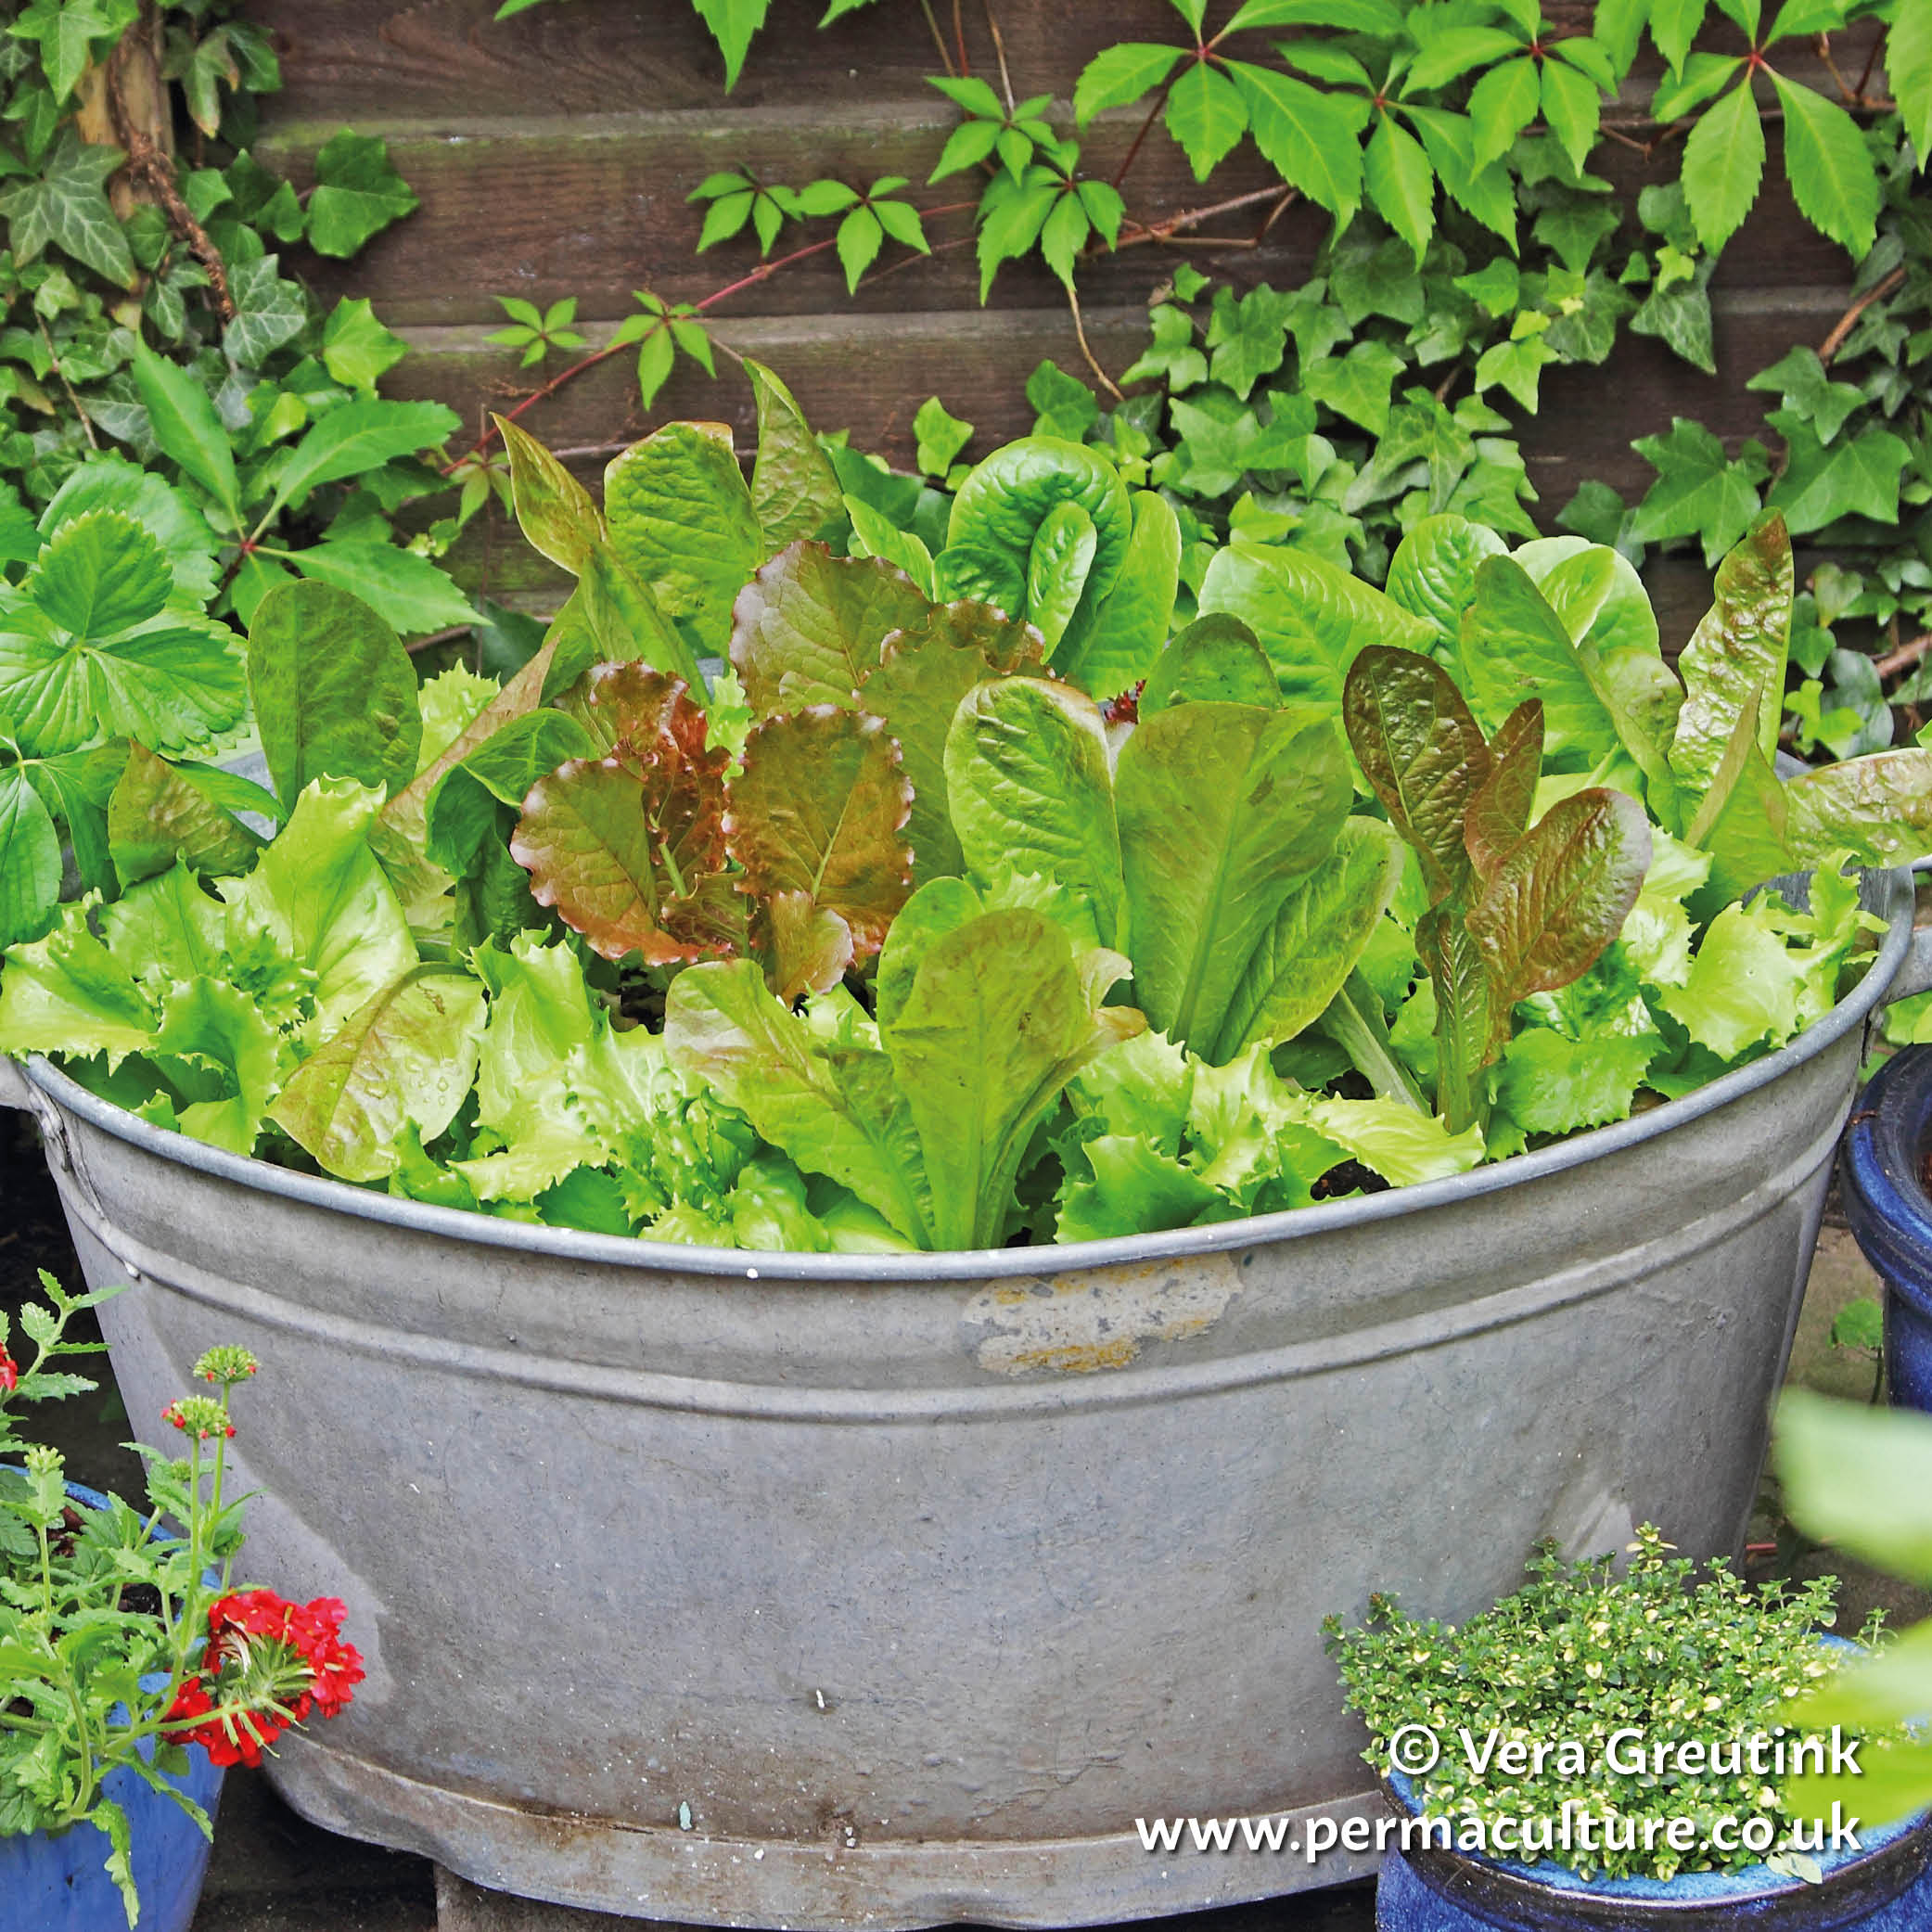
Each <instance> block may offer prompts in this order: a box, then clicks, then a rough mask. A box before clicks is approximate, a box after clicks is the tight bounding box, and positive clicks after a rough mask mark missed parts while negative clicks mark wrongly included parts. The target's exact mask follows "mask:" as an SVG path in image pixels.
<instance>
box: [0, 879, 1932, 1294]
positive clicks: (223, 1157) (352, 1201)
mask: <svg viewBox="0 0 1932 1932" xmlns="http://www.w3.org/2000/svg"><path fill="white" fill-rule="evenodd" d="M1914 891H1915V888H1914V885H1913V876H1912V873H1911V872H1910V871H1909V870H1907V869H1905V868H1904V867H1898V868H1894V869H1890V870H1887V871H1875V870H1874V871H1872V872H1869V873H1867V874H1866V876H1865V889H1864V891H1863V894H1862V900H1863V902H1864V903H1865V905H1866V906H1867V907H1868V908H1869V909H1870V910H1873V911H1876V912H1880V913H1882V914H1884V915H1886V917H1887V930H1886V936H1885V939H1884V940H1883V942H1882V943H1881V945H1880V946H1879V948H1878V950H1877V951H1876V953H1874V954H1873V955H1872V957H1871V963H1870V964H1869V965H1868V966H1867V967H1866V968H1865V971H1864V974H1863V976H1862V978H1861V979H1860V980H1859V982H1858V984H1857V985H1856V986H1855V987H1853V988H1852V990H1851V991H1850V992H1849V993H1847V994H1846V996H1845V997H1844V998H1843V999H1841V1000H1840V1001H1839V1002H1838V1003H1837V1004H1836V1005H1835V1006H1834V1007H1833V1008H1832V1009H1831V1011H1830V1012H1829V1013H1827V1014H1826V1015H1825V1016H1824V1017H1823V1018H1822V1019H1820V1020H1817V1021H1814V1022H1813V1023H1812V1025H1810V1027H1808V1028H1806V1029H1805V1030H1804V1031H1803V1032H1801V1033H1799V1034H1798V1036H1797V1037H1796V1038H1795V1039H1794V1040H1792V1041H1790V1042H1789V1043H1787V1044H1786V1045H1785V1046H1782V1047H1780V1048H1778V1049H1777V1050H1776V1051H1775V1052H1772V1053H1769V1054H1766V1055H1765V1056H1763V1057H1762V1058H1761V1059H1758V1060H1753V1061H1752V1062H1750V1064H1749V1065H1747V1066H1745V1067H1740V1068H1735V1069H1734V1071H1732V1072H1730V1073H1726V1074H1722V1075H1721V1076H1720V1077H1719V1078H1718V1079H1716V1080H1714V1081H1709V1082H1708V1083H1707V1084H1706V1085H1704V1086H1702V1087H1699V1088H1697V1089H1696V1090H1695V1092H1694V1093H1691V1094H1685V1095H1683V1097H1682V1098H1681V1099H1677V1100H1668V1101H1665V1102H1664V1103H1663V1104H1662V1105H1661V1106H1658V1107H1651V1108H1649V1109H1647V1110H1646V1111H1644V1112H1643V1113H1639V1114H1632V1115H1631V1117H1630V1118H1629V1119H1628V1120H1619V1121H1617V1122H1615V1123H1614V1124H1612V1125H1610V1126H1607V1127H1597V1128H1592V1129H1589V1130H1587V1131H1585V1132H1580V1133H1574V1134H1571V1135H1569V1136H1568V1137H1567V1139H1564V1140H1561V1141H1557V1142H1555V1143H1553V1144H1552V1145H1549V1146H1547V1147H1542V1148H1539V1149H1537V1150H1536V1151H1535V1152H1534V1153H1527V1154H1516V1155H1513V1156H1511V1157H1510V1158H1507V1159H1505V1160H1497V1161H1490V1162H1486V1163H1485V1164H1484V1165H1482V1166H1480V1167H1477V1168H1473V1169H1471V1170H1470V1171H1468V1172H1467V1173H1464V1174H1457V1175H1454V1176H1452V1177H1451V1178H1449V1179H1447V1180H1441V1181H1424V1182H1417V1183H1415V1184H1412V1185H1410V1186H1407V1187H1390V1188H1388V1189H1386V1190H1385V1191H1384V1192H1382V1193H1380V1194H1373V1195H1366V1196H1353V1197H1350V1198H1348V1199H1344V1200H1337V1201H1324V1202H1320V1203H1317V1204H1316V1205H1314V1206H1311V1207H1307V1208H1294V1209H1286V1210H1284V1211H1281V1212H1278V1213H1273V1214H1258V1215H1250V1216H1247V1217H1245V1218H1243V1219H1240V1220H1236V1221H1226V1222H1214V1223H1212V1224H1211V1225H1209V1226H1207V1227H1197V1228H1178V1229H1174V1230H1171V1231H1169V1232H1166V1233H1161V1234H1146V1235H1116V1236H1114V1237H1112V1238H1110V1239H1107V1240H1104V1241H1078V1242H1068V1243H1065V1244H1063V1245H1054V1246H1052V1247H997V1248H941V1249H937V1250H933V1251H929V1252H928V1251H921V1252H917V1253H912V1254H889V1255H874V1254H846V1253H833V1254H806V1253H801V1252H799V1251H797V1250H793V1249H783V1250H777V1251H773V1250H762V1249H751V1248H736V1247H690V1246H686V1245H685V1244H683V1243H680V1242H662V1241H649V1240H646V1239H644V1238H642V1237H641V1236H636V1235H593V1234H587V1233H583V1232H582V1231H581V1230H578V1229H574V1228H554V1227H547V1226H543V1225H539V1224H533V1223H531V1222H512V1221H504V1220H499V1219H497V1218H496V1217H495V1216H493V1215H488V1214H483V1213H479V1212H475V1211H471V1210H467V1209H460V1208H439V1207H434V1206H430V1205H429V1204H427V1203H424V1202H421V1201H412V1200H406V1199H403V1198H401V1197H399V1196H393V1195H389V1194H379V1193H376V1192H374V1191H372V1190H371V1189H368V1188H364V1187H357V1186H355V1185H353V1184H351V1183H349V1182H346V1181H337V1180H333V1179H330V1178H329V1177H327V1176H323V1175H312V1174H303V1173H299V1172H297V1171H295V1170H293V1169H290V1168H283V1167H277V1166H275V1164H274V1163H273V1162H270V1161H266V1160H260V1159H257V1158H253V1157H251V1156H244V1155H238V1154H230V1153H228V1152H227V1151H226V1150H225V1149H223V1148H220V1147H214V1146H211V1145H208V1144H207V1143H205V1142H202V1141H198V1140H193V1139H190V1138H189V1137H188V1136H187V1135H186V1134H182V1133H178V1132H170V1131H169V1130H168V1129H166V1128H162V1127H157V1126H154V1125H152V1124H151V1123H149V1122H148V1121H146V1120H140V1119H138V1118H136V1117H135V1116H134V1115H133V1114H131V1113H129V1112H127V1111H126V1110H125V1109H124V1108H122V1107H116V1106H115V1105H114V1104H113V1103H112V1102H111V1101H108V1100H103V1099H101V1098H100V1097H99V1096H98V1095H96V1094H92V1093H90V1092H89V1091H88V1090H87V1089H86V1088H85V1087H83V1086H81V1085H80V1084H79V1083H78V1082H77V1081H73V1080H71V1079H70V1078H69V1077H68V1076H67V1075H66V1074H64V1073H62V1072H61V1071H60V1070H59V1068H57V1067H55V1066H54V1065H53V1064H52V1063H51V1062H49V1061H48V1060H46V1059H45V1057H44V1056H40V1055H37V1054H36V1055H35V1056H32V1058H31V1059H30V1060H28V1062H27V1063H26V1065H25V1068H23V1069H17V1070H19V1071H21V1072H23V1074H24V1078H25V1081H26V1082H27V1083H28V1085H29V1086H31V1087H32V1088H33V1089H37V1090H38V1093H39V1094H40V1095H43V1096H45V1101H47V1102H51V1103H53V1105H54V1106H55V1107H58V1108H59V1109H60V1110H62V1111H64V1112H67V1113H70V1114H73V1115H76V1116H78V1117H79V1118H80V1119H81V1120H85V1121H86V1122H87V1123H88V1124H89V1125H90V1126H92V1127H94V1128H96V1129H97V1130H99V1131H100V1132H104V1133H107V1134H109V1135H111V1136H113V1137H114V1138H115V1139H117V1140H121V1141H122V1142H125V1143H127V1144H128V1145H132V1146H134V1147H137V1148H139V1149H141V1150H142V1151H143V1152H145V1153H148V1154H151V1155H154V1156H155V1157H157V1158H160V1159H163V1160H172V1161H175V1162H178V1163H179V1164H180V1165H182V1166H184V1167H188V1168H193V1169H195V1170H197V1171H200V1172H202V1173H205V1174H208V1175H210V1176H211V1177H213V1178H216V1179H219V1180H223V1181H228V1182H232V1183H234V1184H237V1185H239V1186H242V1187H246V1188H249V1189H252V1190H254V1191H255V1192H257V1193H261V1194H267V1195H273V1196H279V1197H280V1198H282V1199H285V1200H290V1201H296V1202H301V1203H303V1204H305V1205H308V1206H312V1207H317V1208H322V1209H331V1210H333V1211H335V1212H338V1213H340V1214H345V1215H348V1216H349V1217H351V1218H352V1219H354V1220H360V1221H366V1222H377V1223H379V1224H384V1225H388V1226H390V1227H398V1228H405V1229H408V1230H410V1231H412V1232H414V1233H416V1234H422V1235H444V1236H448V1237H450V1238H452V1239H454V1240H456V1241H460V1242H468V1243H474V1244H476V1245H479V1246H481V1247H504V1248H514V1249H517V1250H519V1251H521V1252H524V1253H528V1254H538V1255H548V1256H554V1257H556V1258H557V1259H558V1260H566V1261H575V1262H581V1263H590V1264H593V1265H596V1266H605V1267H618V1268H623V1269H635V1270H649V1269H654V1268H656V1269H674V1270H675V1271H677V1272H679V1273H684V1274H687V1275H691V1274H710V1275H737V1276H741V1277H743V1278H745V1279H747V1280H752V1281H759V1280H766V1281H789V1282H810V1281H823V1282H825V1283H826V1284H828V1285H832V1284H837V1285H839V1286H852V1285H854V1284H865V1285H868V1286H869V1285H877V1286H887V1285H891V1284H904V1283H914V1282H918V1283H926V1282H939V1281H987V1280H996V1279H1000V1278H1003V1277H1006V1276H1021V1275H1033V1274H1037V1273H1039V1272H1040V1266H1041V1259H1042V1257H1043V1255H1047V1254H1051V1255H1052V1257H1053V1265H1054V1272H1055V1273H1056V1274H1068V1273H1078V1272H1080V1271H1081V1270H1084V1269H1100V1268H1109V1267H1119V1266H1122V1265H1134V1264H1144V1263H1147V1262H1154V1261H1168V1260H1181V1259H1184V1258H1186V1257H1191V1256H1197V1255H1213V1254H1222V1253H1228V1252H1233V1251H1238V1250H1241V1249H1245V1248H1251V1247H1258V1246H1265V1245H1273V1244H1275V1243H1278V1242H1283V1241H1290V1240H1305V1239H1313V1238H1315V1237H1317V1236H1319V1235H1324V1234H1328V1233H1331V1232H1333V1231H1335V1230H1337V1229H1345V1228H1352V1227H1358V1226H1361V1225H1362V1224H1363V1223H1364V1222H1376V1221H1384V1220H1388V1219H1393V1218H1395V1217H1398V1216H1402V1215H1409V1214H1420V1213H1424V1212H1427V1210H1428V1209H1431V1208H1436V1207H1439V1206H1443V1205H1446V1204H1450V1203H1454V1202H1461V1201H1465V1200H1469V1199H1472V1198H1477V1197H1479V1196H1484V1195H1489V1194H1494V1193H1498V1192H1501V1191H1502V1190H1503V1189H1505V1188H1509V1187H1513V1186H1515V1185H1516V1184H1518V1183H1526V1182H1531V1181H1536V1180H1541V1179H1543V1178H1545V1177H1547V1176H1549V1175H1553V1174H1558V1173H1562V1172H1564V1171H1567V1170H1569V1169H1572V1168H1577V1167H1581V1166H1584V1165H1586V1164H1588V1163H1589V1162H1591V1161H1593V1160H1595V1159H1597V1158H1601V1157H1603V1156H1606V1155H1610V1154H1614V1153H1617V1152H1619V1151H1620V1150H1621V1149H1623V1148H1626V1147H1631V1146H1635V1145H1640V1144H1642V1143H1644V1142H1645V1141H1648V1140H1652V1139H1655V1138H1656V1137H1657V1136H1658V1135H1660V1134H1664V1133H1668V1132H1670V1131H1671V1130H1672V1129H1673V1128H1676V1127H1680V1126H1683V1125H1685V1124H1687V1123H1688V1122H1690V1121H1693V1120H1698V1119H1701V1118H1702V1117H1703V1116H1704V1115H1706V1114H1709V1113H1714V1112H1716V1111H1718V1110H1719V1109H1720V1108H1721V1107H1728V1106H1730V1105H1731V1104H1732V1102H1734V1101H1736V1100H1741V1099H1744V1098H1745V1097H1746V1096H1747V1095H1749V1094H1754V1093H1756V1092H1757V1091H1758V1090H1759V1088H1761V1087H1765V1086H1769V1085H1770V1084H1771V1083H1772V1081H1776V1080H1778V1079H1780V1078H1781V1077H1782V1076H1783V1075H1784V1074H1785V1073H1786V1072H1788V1071H1789V1070H1790V1069H1791V1068H1794V1067H1796V1066H1798V1065H1799V1064H1801V1063H1802V1062H1804V1061H1805V1060H1808V1059H1810V1058H1811V1057H1813V1056H1815V1055H1818V1054H1820V1053H1823V1052H1824V1051H1825V1050H1826V1049H1827V1048H1829V1047H1830V1046H1832V1045H1833V1044H1835V1043H1836V1042H1837V1041H1839V1040H1840V1039H1842V1038H1843V1037H1844V1036H1845V1035H1846V1034H1847V1033H1848V1032H1849V1031H1850V1030H1852V1029H1853V1028H1854V1027H1858V1026H1862V1024H1863V1023H1864V1022H1865V1020H1866V1019H1867V1018H1868V1017H1870V1015H1871V1014H1872V1012H1873V1010H1874V1008H1875V1007H1877V1006H1878V1005H1880V1004H1883V1003H1884V1002H1885V1001H1886V1000H1887V998H1890V997H1900V996H1902V993H1903V992H1904V991H1905V989H1902V988H1901V989H1900V993H1897V994H1895V993H1893V992H1892V991H1891V988H1892V985H1893V982H1894V980H1895V979H1898V978H1899V977H1900V971H1901V969H1905V970H1906V972H1907V974H1908V977H1910V978H1912V979H1914V980H1916V979H1921V978H1924V977H1926V975H1925V973H1922V972H1921V971H1920V970H1919V969H1920V967H1921V966H1922V957H1921V955H1922V954H1926V953H1932V946H1927V945H1926V938H1928V937H1932V935H1927V936H1921V938H1920V940H1917V941H1915V940H1914V935H1913V899H1914ZM1908 956H1910V957H1911V966H1910V967H1908V966H1907V960H1908ZM1923 964H1924V965H1925V966H1926V968H1928V969H1932V958H1927V959H1925V960H1924V961H1923ZM1911 990H1913V991H1916V990H1918V989H1917V987H1916V986H1914V987H1913V989H1911ZM7 1070H9V1069H8V1068H7V1067H6V1065H5V1064H4V1063H0V1076H4V1074H5V1073H6V1071H7ZM0 1092H4V1090H0Z"/></svg>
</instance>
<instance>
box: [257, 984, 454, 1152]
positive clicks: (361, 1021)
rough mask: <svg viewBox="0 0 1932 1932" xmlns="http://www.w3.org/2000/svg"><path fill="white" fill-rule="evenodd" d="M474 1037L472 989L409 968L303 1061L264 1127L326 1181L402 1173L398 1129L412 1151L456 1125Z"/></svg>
mask: <svg viewBox="0 0 1932 1932" xmlns="http://www.w3.org/2000/svg"><path fill="white" fill-rule="evenodd" d="M482 1031H483V989H482V987H481V985H480V984H479V982H478V981H477V980H475V979H471V978H470V976H469V975H468V974H467V973H465V972H462V971H459V970H457V969H455V968H454V967H450V966H412V967H410V968H409V970H408V971H407V972H405V973H403V974H402V975H400V976H399V977H398V978H397V979H393V980H391V981H390V984H389V985H388V986H386V987H384V988H383V989H382V991H381V992H378V993H377V994H376V995H375V997H374V998H373V999H371V1000H369V1001H368V1002H366V1004H364V1005H362V1006H359V1007H358V1008H357V1009H356V1010H355V1011H354V1012H353V1013H352V1014H351V1015H350V1016H349V1017H348V1018H347V1019H346V1020H344V1021H343V1023H342V1024H341V1026H339V1028H338V1029H337V1030H336V1031H335V1032H334V1033H333V1034H332V1035H331V1036H330V1037H329V1039H328V1041H327V1042H326V1043H325V1044H324V1045H323V1046H321V1047H320V1048H318V1049H317V1050H316V1051H315V1052H314V1053H313V1054H312V1055H311V1056H309V1058H308V1059H306V1060H305V1061H303V1063H302V1064H301V1067H300V1068H298V1069H297V1070H296V1072H295V1073H294V1074H293V1075H292V1076H291V1077H290V1079H289V1080H288V1083H287V1084H286V1085H285V1086H284V1088H283V1090H282V1092H281V1094H280V1096H279V1097H278V1098H277V1099H276V1101H275V1105H274V1107H272V1108H271V1109H270V1110H269V1118H270V1119H271V1120H274V1121H275V1125H276V1126H278V1127H279V1128H281V1129H282V1131H283V1132H285V1133H287V1134H288V1136H289V1138H290V1139H291V1140H294V1141H295V1142H297V1143H298V1144H299V1145H301V1146H303V1147H306V1148H307V1149H308V1151H309V1152H310V1153H311V1154H312V1155H313V1156H314V1158H315V1159H316V1161H317V1162H318V1164H319V1165H320V1166H321V1167H322V1169H323V1170H324V1171H325V1172H326V1173H331V1174H335V1175H337V1176H339V1178H340V1179H342V1180H344V1181H379V1180H384V1179H386V1178H387V1177H388V1176H389V1175H390V1174H392V1173H394V1172H395V1171H397V1169H398V1168H400V1167H401V1166H402V1164H403V1158H404V1156H403V1145H402V1135H403V1129H404V1128H405V1127H408V1128H410V1129H413V1130H414V1132H415V1136H416V1144H417V1145H421V1143H423V1142H425V1141H433V1140H434V1139H435V1138H436V1137H437V1136H438V1135H439V1134H441V1132H443V1130H444V1129H445V1128H446V1127H448V1126H449V1124H450V1122H451V1121H452V1120H454V1119H455V1117H456V1113H457V1110H458V1109H459V1108H460V1107H462V1105H463V1103H464V1101H465V1099H466V1098H467V1096H468V1094H469V1089H470V1085H471V1082H472V1081H474V1080H475V1078H476V1071H477V1056H478V1045H479V1042H480V1037H481V1034H482Z"/></svg>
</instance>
